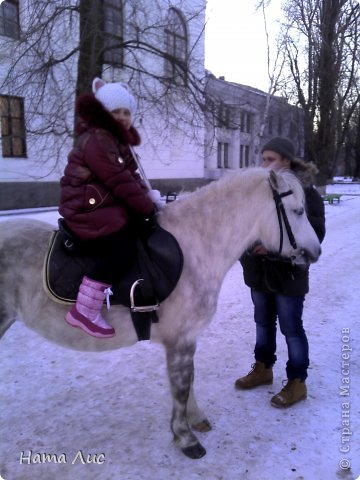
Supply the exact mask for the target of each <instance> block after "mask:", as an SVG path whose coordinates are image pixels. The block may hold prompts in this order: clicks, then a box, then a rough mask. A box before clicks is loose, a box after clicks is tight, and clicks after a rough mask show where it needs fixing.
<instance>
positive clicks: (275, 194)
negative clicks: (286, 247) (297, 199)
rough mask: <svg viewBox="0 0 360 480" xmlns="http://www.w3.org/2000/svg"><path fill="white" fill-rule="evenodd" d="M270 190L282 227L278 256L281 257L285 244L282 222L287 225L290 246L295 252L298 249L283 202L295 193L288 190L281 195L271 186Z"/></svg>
mask: <svg viewBox="0 0 360 480" xmlns="http://www.w3.org/2000/svg"><path fill="white" fill-rule="evenodd" d="M270 188H271V191H272V193H273V199H274V201H275V205H276V212H277V216H278V220H279V227H280V245H279V252H278V255H281V252H282V248H283V243H284V229H283V224H282V220H283V222H284V225H285V230H286V233H287V235H288V237H289V242H290V245H291V246H292V247H293V249H294V250H296V249H297V243H296V240H295V237H294V234H293V232H292V230H291V226H290V223H289V219H288V217H287V215H286V211H285V207H284V204H283V202H282V199H283V198H284V197H287V196H288V195H291V194H292V193H293V191H292V190H288V191H287V192H284V193H279V192H278V191H277V190H275V189H274V188H273V187H272V186H271V185H270Z"/></svg>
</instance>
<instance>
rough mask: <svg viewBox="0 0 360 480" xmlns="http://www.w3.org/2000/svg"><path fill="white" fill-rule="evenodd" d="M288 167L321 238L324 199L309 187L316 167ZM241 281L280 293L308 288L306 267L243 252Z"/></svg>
mask: <svg viewBox="0 0 360 480" xmlns="http://www.w3.org/2000/svg"><path fill="white" fill-rule="evenodd" d="M291 168H292V170H293V172H294V173H295V175H296V176H297V177H298V178H299V180H300V181H301V183H302V185H303V188H304V193H305V206H306V213H307V217H308V219H309V222H310V224H311V225H312V227H313V229H314V230H315V233H316V235H317V236H318V238H319V241H320V242H322V241H323V239H324V237H325V210H324V202H323V200H322V198H321V196H320V195H319V193H318V192H317V190H316V189H315V188H314V186H313V181H314V178H315V173H316V167H315V166H314V165H313V164H311V163H305V162H303V161H301V160H298V159H297V160H295V161H294V162H292V165H291ZM240 262H241V265H242V267H243V274H244V281H245V284H246V285H247V286H248V287H250V288H252V289H253V290H258V291H261V292H268V293H281V294H283V295H290V296H292V295H305V294H306V293H307V292H308V291H309V267H304V266H300V265H292V264H291V263H290V262H287V261H281V260H279V258H276V257H271V256H269V257H267V256H264V255H254V254H252V253H251V251H246V252H245V253H244V254H243V255H242V256H241V258H240Z"/></svg>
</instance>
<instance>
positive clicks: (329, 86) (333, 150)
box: [284, 0, 360, 185]
mask: <svg viewBox="0 0 360 480" xmlns="http://www.w3.org/2000/svg"><path fill="white" fill-rule="evenodd" d="M284 12H285V16H286V19H287V22H288V25H289V27H290V28H289V31H288V35H287V41H286V48H287V57H288V66H289V71H290V74H291V80H292V85H293V86H294V87H295V89H294V91H293V92H289V88H288V87H289V83H287V89H288V94H289V95H294V97H293V98H296V100H297V102H298V103H299V105H300V106H301V107H302V109H303V110H304V132H305V156H306V159H307V160H312V161H314V162H315V163H316V164H317V166H318V168H319V177H318V183H319V185H325V184H326V181H327V179H328V178H330V177H332V175H333V174H334V171H335V168H336V165H337V162H338V159H339V155H340V151H341V147H342V146H343V144H344V142H345V140H346V132H347V130H348V129H349V125H350V123H351V118H352V115H353V113H354V112H355V109H356V106H357V105H358V104H359V95H358V92H357V93H356V85H357V84H358V81H359V78H358V71H359V51H360V50H359V49H360V45H359V32H358V28H359V27H358V25H359V20H360V7H359V4H358V2H357V1H355V0H292V1H291V2H290V1H289V2H287V3H286V5H285V8H284ZM290 85H291V83H290Z"/></svg>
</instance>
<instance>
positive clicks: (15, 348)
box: [0, 192, 360, 480]
mask: <svg viewBox="0 0 360 480" xmlns="http://www.w3.org/2000/svg"><path fill="white" fill-rule="evenodd" d="M351 193H354V192H351ZM27 216H28V215H27ZM34 216H36V217H37V218H42V219H45V220H48V221H50V222H54V224H55V223H56V218H57V215H56V212H46V213H42V214H38V215H34ZM326 217H327V236H326V239H325V241H324V243H323V255H322V257H321V258H320V261H319V262H318V263H317V264H315V265H313V266H312V268H311V291H310V294H309V295H308V296H307V299H306V303H305V312H304V323H305V327H306V330H307V333H308V337H309V343H310V357H311V367H310V370H309V378H308V381H307V385H308V398H307V400H306V401H304V402H301V403H300V404H298V405H296V406H294V407H292V408H291V409H288V410H285V411H283V410H278V409H275V408H273V407H272V406H271V405H270V404H269V400H270V398H271V396H272V395H274V394H275V393H277V392H278V391H279V390H280V389H281V387H282V381H283V380H284V379H285V362H286V360H287V355H286V348H285V342H284V339H283V337H282V335H281V334H279V335H278V362H277V364H276V365H275V367H274V373H275V379H274V384H273V385H272V386H264V387H260V388H258V389H255V390H253V391H246V392H239V391H236V390H235V389H234V387H233V384H234V381H235V379H236V378H237V377H238V376H240V375H242V374H245V373H247V372H248V371H249V369H250V366H251V364H252V362H253V354H252V352H253V348H254V323H253V318H252V305H251V301H250V298H249V291H248V289H247V288H246V287H245V286H244V283H243V280H242V271H241V268H240V265H239V264H237V265H234V267H233V268H232V269H231V270H230V271H229V273H228V275H227V277H226V279H225V282H224V284H223V288H222V290H221V295H220V300H219V305H218V310H217V314H216V316H215V318H214V320H213V322H212V323H211V325H210V327H209V328H208V329H207V330H206V332H204V334H203V335H202V336H201V337H200V338H199V343H198V350H197V353H196V360H195V366H196V379H195V385H196V391H197V396H198V400H199V403H200V404H201V405H202V406H203V407H204V409H205V411H206V412H207V414H208V417H209V419H210V420H211V422H212V425H213V430H212V431H211V432H209V433H206V434H199V438H200V441H201V442H202V443H203V445H204V446H205V448H206V449H207V455H206V456H205V457H204V458H202V459H201V460H190V459H188V458H186V457H184V456H183V455H182V453H180V452H179V451H178V450H176V449H175V448H174V446H173V444H172V439H171V433H170V430H169V420H170V414H171V403H170V394H169V389H168V383H167V377H166V371H165V365H164V352H163V350H162V347H161V346H159V345H153V344H150V342H141V343H138V344H136V345H135V346H134V347H131V348H128V349H122V350H119V351H115V352H110V353H79V352H74V351H70V350H66V349H64V348H61V347H59V346H57V345H53V344H50V343H49V342H47V341H45V340H44V339H42V338H41V337H39V336H37V335H36V334H35V333H33V332H32V331H30V330H28V329H27V328H26V327H24V326H23V325H22V324H20V323H17V324H15V325H14V326H13V327H12V328H11V329H10V330H9V331H8V332H7V333H6V335H5V336H4V338H3V339H2V340H1V351H0V365H1V391H0V399H1V400H0V401H1V430H0V432H1V433H0V475H1V477H2V478H3V479H5V480H50V479H51V480H110V479H114V480H169V479H173V480H198V479H204V480H315V479H316V480H336V479H348V480H355V479H358V478H360V400H359V397H360V368H359V365H360V358H359V345H360V315H359V308H360V299H359V283H360V241H359V236H360V196H351V195H349V196H343V197H342V199H341V202H340V204H339V205H337V204H335V205H326ZM3 219H4V217H0V220H3ZM0 228H1V223H0ZM0 274H1V273H0ZM0 294H1V292H0ZM348 382H349V383H348ZM36 453H48V454H54V455H57V458H58V461H59V462H61V463H57V464H56V463H54V461H53V462H51V463H30V462H29V456H30V455H31V454H32V455H33V456H35V454H36ZM88 455H91V459H93V460H94V459H95V458H96V460H97V461H98V463H97V464H94V463H85V464H84V463H83V461H86V459H87V456H88ZM33 458H36V457H33ZM53 458H55V457H53ZM347 466H351V468H350V469H346V467H347Z"/></svg>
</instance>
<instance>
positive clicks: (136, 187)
mask: <svg viewBox="0 0 360 480" xmlns="http://www.w3.org/2000/svg"><path fill="white" fill-rule="evenodd" d="M84 153H85V155H84V160H85V162H86V164H87V165H88V166H89V168H90V170H91V171H92V172H93V173H94V174H95V175H96V177H97V178H98V179H99V180H100V181H101V182H102V183H103V184H104V185H105V186H106V187H107V188H108V189H109V190H110V191H111V193H112V195H113V196H114V197H115V198H117V199H119V200H121V201H122V202H123V203H124V204H126V205H127V206H128V207H130V208H131V209H132V210H134V211H135V212H138V213H140V214H144V215H148V214H149V213H151V212H152V211H153V208H154V206H153V203H152V201H151V199H150V197H149V196H148V195H147V193H148V192H147V190H146V189H144V187H143V185H142V183H140V182H139V180H138V178H137V176H136V175H135V172H132V171H131V170H130V169H129V168H128V165H127V163H126V162H125V159H122V158H121V157H119V148H118V146H117V144H116V142H115V141H114V140H113V139H112V137H111V136H110V135H109V134H108V133H107V132H105V131H102V130H98V131H96V132H95V134H94V135H92V136H91V137H90V139H89V141H88V142H87V144H86V147H85V152H84Z"/></svg>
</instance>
